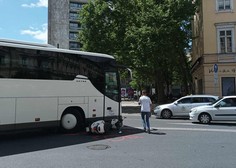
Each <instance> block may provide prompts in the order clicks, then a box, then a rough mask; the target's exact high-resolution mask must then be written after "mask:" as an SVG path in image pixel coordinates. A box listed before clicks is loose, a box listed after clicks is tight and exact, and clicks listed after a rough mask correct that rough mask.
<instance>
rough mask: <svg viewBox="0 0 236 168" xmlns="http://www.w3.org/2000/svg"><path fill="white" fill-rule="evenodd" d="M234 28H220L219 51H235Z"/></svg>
mask: <svg viewBox="0 0 236 168" xmlns="http://www.w3.org/2000/svg"><path fill="white" fill-rule="evenodd" d="M233 37H234V31H233V29H231V28H230V29H218V53H232V52H234V47H233V46H234V40H233Z"/></svg>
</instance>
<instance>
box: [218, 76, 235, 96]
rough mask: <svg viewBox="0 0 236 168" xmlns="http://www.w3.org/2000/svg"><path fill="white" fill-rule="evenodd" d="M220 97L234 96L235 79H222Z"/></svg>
mask: <svg viewBox="0 0 236 168" xmlns="http://www.w3.org/2000/svg"><path fill="white" fill-rule="evenodd" d="M221 81H222V96H229V95H235V93H236V92H235V78H234V77H222V78H221Z"/></svg>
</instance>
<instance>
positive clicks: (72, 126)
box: [61, 109, 83, 133]
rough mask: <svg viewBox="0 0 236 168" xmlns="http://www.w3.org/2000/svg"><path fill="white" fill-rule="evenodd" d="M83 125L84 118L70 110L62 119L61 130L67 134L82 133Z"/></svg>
mask: <svg viewBox="0 0 236 168" xmlns="http://www.w3.org/2000/svg"><path fill="white" fill-rule="evenodd" d="M82 123H83V120H82V117H81V115H80V113H79V112H78V111H77V110H75V109H70V110H68V111H67V112H65V113H64V114H63V116H62V117H61V129H62V131H63V132H66V133H70V132H76V131H80V130H81V129H82V125H83V124H82Z"/></svg>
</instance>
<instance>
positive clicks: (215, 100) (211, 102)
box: [208, 98, 222, 105]
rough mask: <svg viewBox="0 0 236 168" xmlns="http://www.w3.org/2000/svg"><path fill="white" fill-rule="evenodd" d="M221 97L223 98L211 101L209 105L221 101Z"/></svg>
mask: <svg viewBox="0 0 236 168" xmlns="http://www.w3.org/2000/svg"><path fill="white" fill-rule="evenodd" d="M221 99H222V98H218V99H216V100H215V101H213V102H211V103H209V104H208V105H213V104H215V103H216V102H218V101H220V100H221Z"/></svg>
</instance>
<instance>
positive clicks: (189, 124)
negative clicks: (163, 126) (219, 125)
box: [168, 123, 209, 127]
mask: <svg viewBox="0 0 236 168" xmlns="http://www.w3.org/2000/svg"><path fill="white" fill-rule="evenodd" d="M168 124H173V125H192V126H205V127H206V126H209V125H206V124H205V125H204V124H193V123H168Z"/></svg>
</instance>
